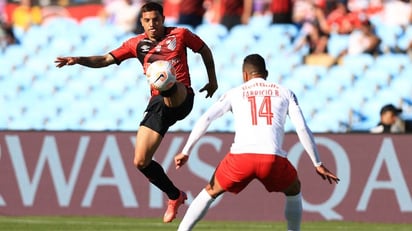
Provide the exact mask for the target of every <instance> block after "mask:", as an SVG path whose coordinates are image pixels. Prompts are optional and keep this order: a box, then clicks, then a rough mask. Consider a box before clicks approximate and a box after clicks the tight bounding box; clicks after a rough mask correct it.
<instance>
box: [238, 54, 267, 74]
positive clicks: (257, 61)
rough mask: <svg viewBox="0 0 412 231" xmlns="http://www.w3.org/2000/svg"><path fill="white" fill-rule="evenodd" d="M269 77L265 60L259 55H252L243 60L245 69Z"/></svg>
mask: <svg viewBox="0 0 412 231" xmlns="http://www.w3.org/2000/svg"><path fill="white" fill-rule="evenodd" d="M245 68H248V69H250V70H252V71H253V72H257V73H261V74H264V75H267V70H266V63H265V59H264V58H263V57H262V56H260V55H259V54H250V55H248V56H246V57H245V59H244V60H243V69H245Z"/></svg>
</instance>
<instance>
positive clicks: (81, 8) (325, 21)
mask: <svg viewBox="0 0 412 231" xmlns="http://www.w3.org/2000/svg"><path fill="white" fill-rule="evenodd" d="M146 1H147V0H18V1H16V0H0V25H1V30H0V52H3V53H4V54H5V52H4V51H5V50H6V49H7V47H9V46H10V45H15V44H17V45H18V44H20V43H21V41H20V39H21V38H22V36H24V34H25V33H26V32H27V31H28V30H29V29H30V28H31V27H32V26H34V25H46V24H47V23H49V22H51V21H53V19H54V18H56V17H68V18H72V19H75V20H76V21H78V22H80V21H81V20H82V19H84V18H86V17H89V16H91V17H95V18H99V19H100V20H101V23H102V26H103V25H111V26H115V27H117V28H118V29H120V30H121V31H123V32H124V33H125V34H127V33H131V34H137V33H141V32H142V27H141V25H140V22H139V20H138V19H139V9H140V6H141V5H142V4H144V3H145V2H146ZM157 2H160V3H162V4H163V6H164V10H165V11H164V14H165V16H166V25H186V26H188V27H190V28H192V29H196V28H198V27H199V26H200V25H202V24H203V25H204V24H221V25H223V26H225V27H226V29H227V31H229V32H230V31H234V30H233V29H234V27H236V26H237V25H250V24H251V21H253V20H254V21H253V22H254V23H255V22H258V23H259V22H265V23H266V22H267V23H268V24H270V25H275V24H279V25H290V26H292V27H293V28H294V29H295V31H296V33H294V34H293V36H291V40H293V41H292V46H291V47H292V49H290V50H289V51H288V52H290V55H293V54H294V53H295V54H303V55H302V56H303V58H304V62H303V63H305V64H321V65H323V66H326V67H330V66H332V65H334V64H339V63H340V62H342V60H343V58H344V57H345V56H348V55H357V54H363V53H366V54H370V55H372V56H378V55H381V54H384V53H402V54H410V57H412V23H411V22H412V2H411V1H410V0H157ZM259 18H264V19H265V20H261V21H260V20H256V19H259ZM253 25H254V26H256V24H253ZM249 28H250V27H249ZM256 28H258V29H257V30H265V28H266V29H267V27H258V26H257V27H256ZM262 28H263V29H262ZM242 33H245V31H243V32H242ZM246 33H247V32H246ZM259 33H260V34H263V33H266V31H260V32H259ZM242 35H243V34H240V35H238V36H242ZM391 35H395V36H397V37H401V35H403V37H404V38H405V39H404V41H403V43H402V44H399V43H398V41H399V40H394V39H393V38H391V37H390V36H391ZM245 37H247V36H245ZM340 37H344V42H345V43H347V44H345V46H343V47H344V48H343V49H335V48H334V47H331V44H332V43H331V41H332V40H335V39H339V38H340ZM238 40H239V39H238ZM238 40H236V39H235V40H234V41H235V43H236V41H238ZM393 41H394V42H393ZM262 44H263V43H262ZM265 46H268V45H265ZM264 49H277V48H276V46H275V45H274V46H273V47H265V48H264ZM331 49H333V50H331ZM302 50H303V52H302ZM212 52H215V53H216V54H215V55H216V56H219V54H222V53H219V54H217V52H218V51H217V50H215V51H214V50H213V49H212ZM276 52H277V51H276ZM241 56H242V57H243V56H244V54H242V55H241ZM411 102H412V101H411ZM394 103H396V104H397V102H394ZM411 105H412V103H411ZM396 106H398V105H396Z"/></svg>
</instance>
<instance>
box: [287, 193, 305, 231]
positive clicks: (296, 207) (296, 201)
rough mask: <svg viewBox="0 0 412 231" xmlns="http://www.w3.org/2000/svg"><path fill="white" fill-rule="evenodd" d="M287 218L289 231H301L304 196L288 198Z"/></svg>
mask: <svg viewBox="0 0 412 231" xmlns="http://www.w3.org/2000/svg"><path fill="white" fill-rule="evenodd" d="M285 217H286V220H287V222H288V231H299V230H300V223H301V220H302V194H301V193H299V194H297V195H295V196H287V197H286V205H285Z"/></svg>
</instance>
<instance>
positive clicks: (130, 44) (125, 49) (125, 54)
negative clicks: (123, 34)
mask: <svg viewBox="0 0 412 231" xmlns="http://www.w3.org/2000/svg"><path fill="white" fill-rule="evenodd" d="M136 46H137V43H136V38H131V39H129V40H126V41H125V42H123V43H122V45H121V46H120V47H118V48H116V49H114V50H112V51H111V52H110V54H111V55H112V56H113V57H114V59H115V60H116V64H117V65H119V64H120V63H121V62H122V61H124V60H126V59H129V58H135V57H137V52H136Z"/></svg>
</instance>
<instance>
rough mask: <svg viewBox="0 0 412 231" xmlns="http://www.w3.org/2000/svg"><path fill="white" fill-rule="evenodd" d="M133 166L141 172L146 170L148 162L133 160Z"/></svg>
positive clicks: (138, 159)
mask: <svg viewBox="0 0 412 231" xmlns="http://www.w3.org/2000/svg"><path fill="white" fill-rule="evenodd" d="M133 164H134V166H135V167H136V168H137V169H139V170H142V169H144V168H146V167H147V165H149V162H147V161H146V160H145V159H140V158H134V160H133Z"/></svg>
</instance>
